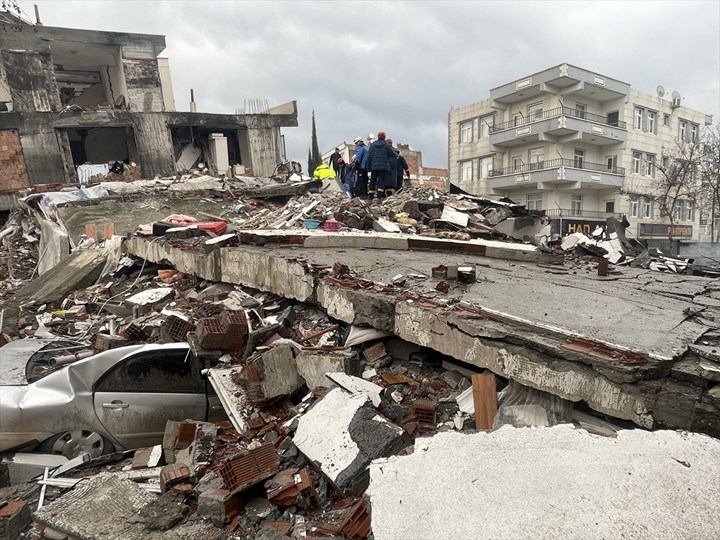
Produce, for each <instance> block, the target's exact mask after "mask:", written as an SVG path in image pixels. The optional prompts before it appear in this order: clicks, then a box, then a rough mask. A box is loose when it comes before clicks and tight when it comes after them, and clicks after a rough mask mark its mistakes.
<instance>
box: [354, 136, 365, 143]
mask: <svg viewBox="0 0 720 540" xmlns="http://www.w3.org/2000/svg"><path fill="white" fill-rule="evenodd" d="M362 140H363V139H362V137H360V136H358V137H355V138H354V139H353V142H354V143H355V144H357V143H359V142H362Z"/></svg>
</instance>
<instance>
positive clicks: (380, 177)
mask: <svg viewBox="0 0 720 540" xmlns="http://www.w3.org/2000/svg"><path fill="white" fill-rule="evenodd" d="M388 178H389V176H388V172H387V171H373V172H372V179H371V180H370V191H371V192H372V191H373V188H374V189H375V190H381V189H382V190H385V189H387V188H389V187H390V188H391V187H393V185H394V184H390V185H388Z"/></svg>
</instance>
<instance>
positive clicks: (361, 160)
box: [355, 144, 368, 171]
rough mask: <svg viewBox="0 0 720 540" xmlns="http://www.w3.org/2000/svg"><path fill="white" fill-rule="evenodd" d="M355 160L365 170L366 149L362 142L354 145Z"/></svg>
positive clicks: (366, 161) (366, 160) (366, 163)
mask: <svg viewBox="0 0 720 540" xmlns="http://www.w3.org/2000/svg"><path fill="white" fill-rule="evenodd" d="M355 161H357V162H358V164H359V167H360V168H361V169H362V170H363V171H366V170H367V165H368V149H367V146H365V145H364V144H358V145H357V146H356V147H355Z"/></svg>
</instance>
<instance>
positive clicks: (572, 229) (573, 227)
mask: <svg viewBox="0 0 720 540" xmlns="http://www.w3.org/2000/svg"><path fill="white" fill-rule="evenodd" d="M552 222H553V232H559V233H560V234H561V235H562V236H567V235H568V234H573V233H576V232H579V233H583V234H584V235H585V236H590V235H591V234H592V232H593V231H594V230H595V229H597V228H598V227H601V226H603V225H604V224H605V220H604V219H597V220H592V219H568V218H553V220H552Z"/></svg>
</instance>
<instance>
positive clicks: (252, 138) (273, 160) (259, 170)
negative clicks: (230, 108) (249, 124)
mask: <svg viewBox="0 0 720 540" xmlns="http://www.w3.org/2000/svg"><path fill="white" fill-rule="evenodd" d="M276 131H277V128H268V127H263V128H249V129H248V131H247V134H248V146H249V151H250V161H251V163H252V170H253V174H254V175H256V176H270V175H271V174H272V172H273V170H274V169H275V166H276V165H277V164H278V163H279V162H280V161H281V155H280V150H279V148H278V146H277V144H275V141H276V136H277V133H276ZM241 151H242V149H241Z"/></svg>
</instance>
